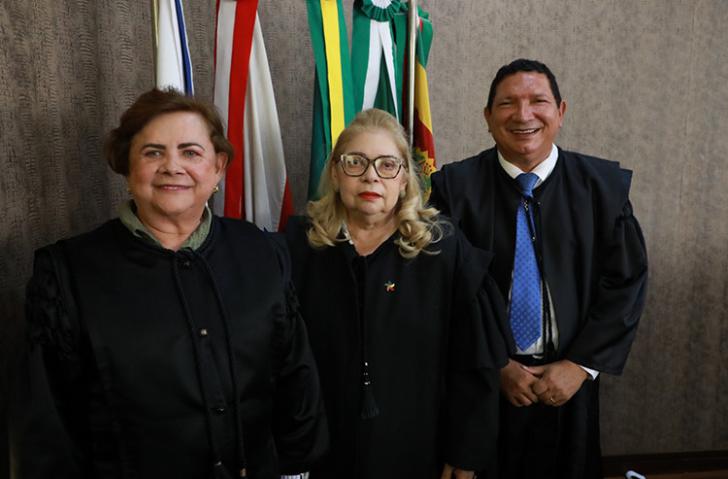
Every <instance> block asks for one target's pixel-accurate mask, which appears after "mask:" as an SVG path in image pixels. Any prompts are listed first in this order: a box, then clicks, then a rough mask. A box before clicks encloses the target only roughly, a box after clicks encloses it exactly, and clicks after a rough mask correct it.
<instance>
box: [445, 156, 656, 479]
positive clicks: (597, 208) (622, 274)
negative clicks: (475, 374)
mask: <svg viewBox="0 0 728 479" xmlns="http://www.w3.org/2000/svg"><path fill="white" fill-rule="evenodd" d="M630 180H631V172H630V171H628V170H624V169H622V168H620V167H619V164H618V163H617V162H611V161H607V160H602V159H599V158H594V157H589V156H586V155H581V154H578V153H574V152H569V151H565V150H562V149H559V157H558V161H557V163H556V166H555V168H554V170H553V172H552V174H551V175H550V176H549V177H548V178H547V179H546V181H545V182H544V183H542V184H541V185H540V186H539V187H538V188H536V189H535V190H534V197H535V201H536V202H537V205H536V207H535V208H534V210H535V211H536V212H537V214H536V228H537V236H538V245H537V248H539V252H540V255H539V256H540V261H541V263H542V271H543V274H544V277H545V280H546V281H547V283H548V286H549V289H550V292H551V298H552V300H553V308H554V311H555V318H556V322H557V325H558V330H559V345H558V349H557V350H556V351H555V353H554V354H553V356H552V357H550V358H547V359H546V360H544V362H551V361H553V360H558V359H562V358H567V359H569V360H571V361H573V362H575V363H577V364H580V365H582V366H586V367H589V368H592V369H595V370H597V371H600V372H603V373H610V374H620V373H621V372H622V369H623V368H624V365H625V362H626V360H627V356H628V354H629V349H630V347H631V344H632V341H633V339H634V336H635V333H636V329H637V323H638V320H639V317H640V315H641V313H642V310H643V307H644V302H645V294H646V284H647V255H646V250H645V244H644V239H643V237H642V232H641V230H640V226H639V224H638V222H637V220H636V218H635V217H634V215H633V214H632V206H631V204H630V201H629V187H630ZM519 200H520V193H519V190H518V186H517V183H516V181H515V180H513V179H512V178H510V177H509V176H508V175H507V173H506V172H505V171H504V170H503V168H502V167H501V166H500V164H499V163H498V157H497V152H496V149H495V148H492V149H489V150H486V151H484V152H482V153H480V154H479V155H476V156H474V157H471V158H469V159H466V160H463V161H461V162H457V163H453V164H449V165H446V166H444V167H443V168H442V169H441V170H440V171H439V172H437V173H435V174H434V175H433V176H432V196H431V201H432V203H433V204H434V205H435V206H436V207H437V208H439V209H441V210H442V211H443V212H444V213H446V214H449V215H451V216H452V218H453V221H454V222H455V223H456V224H457V225H458V226H459V227H460V228H461V229H462V230H463V233H464V234H465V235H466V236H467V237H468V239H469V240H470V241H471V242H472V243H473V245H474V246H476V247H480V248H484V249H487V250H489V251H493V253H494V255H495V257H494V260H493V264H492V267H491V272H492V274H493V277H494V279H495V281H496V282H497V284H498V286H499V288H500V290H501V293H502V294H503V295H504V297H508V292H509V289H510V283H511V275H512V271H513V258H514V244H515V217H516V208H517V206H518V202H519ZM501 331H505V338H504V339H505V341H506V343H507V344H508V348H509V351H510V354H511V355H513V354H514V353H515V344H514V341H513V338H512V335H511V332H510V327H509V325H508V324H504V325H502V327H501ZM598 383H599V381H598V380H597V381H586V382H585V383H584V385H583V386H582V388H581V390H580V391H579V392H578V393H577V394H576V395H575V396H574V397H573V398H572V400H571V401H569V403H567V404H566V405H565V406H563V407H561V408H550V407H548V406H543V405H540V404H537V405H534V406H531V407H528V408H514V407H512V406H510V404H509V403H508V402H507V401H505V400H502V401H501V408H502V415H501V439H500V447H501V453H500V462H501V477H507V478H509V479H510V478H519V477H554V478H559V479H564V478H575V479H576V478H579V479H583V478H589V477H600V472H599V468H600V466H599V461H600V458H599V456H600V447H599V422H598V421H599V411H598V407H599V406H598Z"/></svg>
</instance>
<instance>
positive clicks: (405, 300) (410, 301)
mask: <svg viewBox="0 0 728 479" xmlns="http://www.w3.org/2000/svg"><path fill="white" fill-rule="evenodd" d="M306 229H307V224H306V222H305V221H304V220H303V219H301V218H294V219H292V220H291V221H289V223H288V227H287V231H286V237H287V240H288V243H289V249H290V251H291V257H292V263H293V273H294V274H293V278H294V282H295V285H296V290H297V293H298V296H299V298H300V302H301V313H302V316H303V318H304V321H305V322H306V325H307V328H308V331H309V337H310V340H311V346H312V349H313V352H314V356H315V357H316V362H317V364H318V367H319V371H320V375H321V383H322V388H323V391H324V402H325V408H326V412H327V416H328V421H329V427H330V433H331V450H330V453H329V455H328V456H327V457H326V459H325V461H324V463H323V464H322V465H321V466H320V467H318V468H314V469H313V470H312V474H311V478H312V479H319V478H344V477H353V478H383V477H418V478H436V477H440V476H439V475H440V472H441V470H442V466H443V462H449V463H451V464H454V465H456V466H459V467H461V468H464V469H481V468H485V467H488V465H489V464H490V462H491V461H492V460H493V457H494V453H495V449H494V447H495V435H496V431H497V402H498V383H497V376H496V371H497V368H499V367H501V366H503V364H504V362H505V349H504V346H503V344H502V342H501V341H500V339H499V338H500V333H499V332H498V331H497V330H496V329H497V327H498V324H499V319H497V318H498V316H500V315H503V314H504V308H503V303H502V300H501V299H500V295H499V293H498V292H497V288H496V286H495V284H494V282H493V281H492V280H491V279H490V277H489V276H488V274H487V268H488V265H489V263H490V259H491V258H490V256H489V255H488V254H487V253H485V252H482V251H480V250H476V249H474V248H472V247H470V245H469V244H468V243H467V241H466V240H465V239H464V238H463V237H462V236H461V235H460V234H459V233H456V232H452V231H451V232H450V233H449V235H448V236H447V237H446V238H445V239H443V240H442V241H441V242H439V243H437V244H435V245H432V246H431V247H430V249H433V250H439V251H440V253H439V254H437V255H428V254H424V253H421V254H420V255H419V256H417V257H416V258H415V259H412V260H407V259H404V258H403V257H402V256H401V255H400V254H399V251H398V247H397V245H396V244H395V243H394V240H395V239H396V235H395V236H394V237H392V238H390V239H389V240H388V241H386V242H385V243H384V244H382V245H381V246H380V247H379V248H378V249H377V250H376V251H375V252H374V253H372V254H371V255H369V256H367V257H359V256H358V255H357V253H356V251H355V250H354V248H353V246H352V245H350V244H348V243H347V242H341V243H339V244H337V246H335V247H328V248H323V249H314V248H312V247H310V246H309V244H308V242H307V239H306V234H305V233H306ZM450 229H451V230H452V228H450ZM364 338H365V339H366V340H364ZM494 341H495V342H494ZM364 356H366V358H367V360H368V362H369V371H370V374H371V381H372V384H371V388H372V392H373V396H374V399H375V402H376V405H377V407H378V409H379V414H378V415H377V416H375V417H373V418H370V419H362V418H361V414H360V413H361V409H362V400H363V398H362V361H363V358H364Z"/></svg>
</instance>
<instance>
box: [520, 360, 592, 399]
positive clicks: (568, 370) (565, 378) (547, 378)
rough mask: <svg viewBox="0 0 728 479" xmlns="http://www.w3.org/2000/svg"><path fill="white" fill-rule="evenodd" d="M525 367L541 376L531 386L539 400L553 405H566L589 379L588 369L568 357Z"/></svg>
mask: <svg viewBox="0 0 728 479" xmlns="http://www.w3.org/2000/svg"><path fill="white" fill-rule="evenodd" d="M524 369H526V370H528V371H529V372H530V373H531V374H533V375H535V376H537V377H538V378H539V379H538V381H536V382H535V383H533V384H532V386H531V390H532V391H533V393H534V394H535V395H536V396H538V399H539V401H540V402H542V403H543V404H546V405H548V406H553V407H559V406H562V405H564V404H565V403H566V402H567V401H568V400H569V399H571V397H572V396H573V395H574V394H576V392H577V391H578V390H579V388H580V387H581V384H582V383H583V382H584V381H585V380H586V379H587V373H586V371H584V370H583V369H582V368H581V367H580V366H579V365H578V364H576V363H574V362H572V361H569V360H568V359H563V360H561V361H556V362H553V363H549V364H545V365H543V366H529V367H524Z"/></svg>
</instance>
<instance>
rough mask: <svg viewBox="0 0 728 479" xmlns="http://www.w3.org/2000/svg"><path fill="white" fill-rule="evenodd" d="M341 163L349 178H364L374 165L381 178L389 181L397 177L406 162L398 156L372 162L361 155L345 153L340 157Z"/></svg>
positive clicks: (381, 158) (382, 157)
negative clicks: (370, 166)
mask: <svg viewBox="0 0 728 479" xmlns="http://www.w3.org/2000/svg"><path fill="white" fill-rule="evenodd" d="M339 163H340V164H341V169H342V170H344V173H345V174H346V175H347V176H355V177H356V176H362V175H363V174H364V173H366V171H367V169H368V168H369V165H373V166H374V171H375V172H376V173H377V175H378V176H379V177H380V178H382V179H385V180H389V179H392V178H396V177H397V175H398V174H399V170H401V169H402V164H403V163H404V162H403V161H402V160H401V159H400V158H397V157H396V156H387V155H385V156H378V157H376V158H374V159H373V160H370V159H369V158H367V157H366V156H364V155H362V154H361V153H344V154H343V155H341V156H340V157H339Z"/></svg>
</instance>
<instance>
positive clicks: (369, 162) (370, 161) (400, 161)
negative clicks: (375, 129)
mask: <svg viewBox="0 0 728 479" xmlns="http://www.w3.org/2000/svg"><path fill="white" fill-rule="evenodd" d="M346 156H358V157H359V158H362V159H364V160H366V162H367V166H365V167H364V171H362V172H361V173H359V174H358V175H352V174H351V173H349V172H347V171H346V168H344V165H343V164H342V161H343V160H344V157H346ZM382 158H392V159H395V160H397V163H398V164H399V168H397V173H395V174H394V176H382V174H381V173H379V168H377V163H376V162H377V160H381V159H382ZM336 162H337V163H339V164H341V171H343V172H344V174H345V175H346V176H349V177H351V178H359V177H362V176H364V175H365V174H366V172H367V171H368V170H369V167H370V166H372V167H373V168H374V172H375V173H376V174H377V176H378V177H379V178H381V179H383V180H393V179H395V178H397V176H399V172H400V171H402V167H403V166H404V167H405V171H406V170H407V167H406V166H405V163H406V161H405V160H404V159H402V158H399V157H398V156H394V155H381V156H377V157H376V158H374V159H369V158H368V157H367V156H366V155H364V154H363V153H356V152H352V153H342V154H341V155H339V158H338V159H337V160H336Z"/></svg>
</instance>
